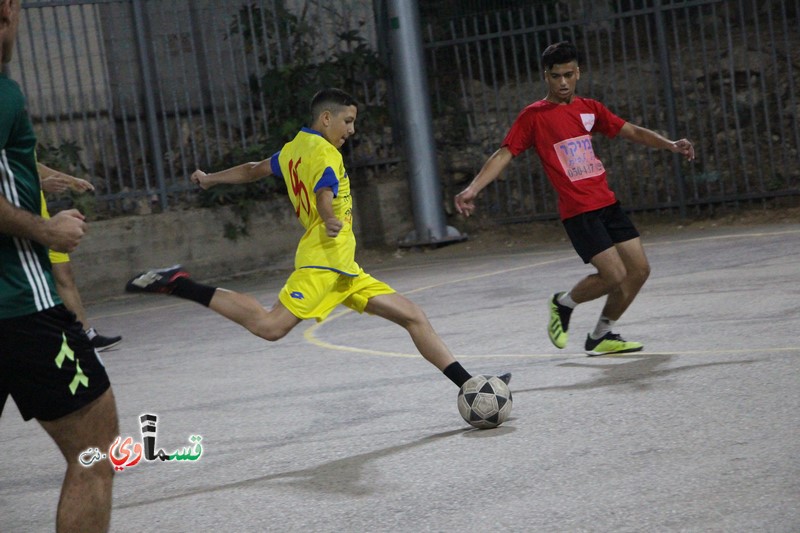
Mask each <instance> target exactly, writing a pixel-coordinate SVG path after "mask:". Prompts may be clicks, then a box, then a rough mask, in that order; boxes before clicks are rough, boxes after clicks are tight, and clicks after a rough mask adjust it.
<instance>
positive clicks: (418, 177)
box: [387, 0, 466, 246]
mask: <svg viewBox="0 0 800 533" xmlns="http://www.w3.org/2000/svg"><path fill="white" fill-rule="evenodd" d="M387 12H388V17H389V37H390V39H389V40H390V44H391V56H392V58H391V59H392V61H391V63H392V71H393V73H394V86H395V89H396V91H395V94H397V96H398V97H399V100H400V115H401V118H402V122H403V126H404V128H403V129H404V135H403V138H404V143H403V144H404V146H405V150H406V160H407V161H408V166H409V174H410V176H409V177H410V188H411V203H412V210H413V211H414V228H415V229H414V231H413V232H411V233H410V234H409V235H408V236H407V237H406V238H405V239H403V240H401V241H400V245H401V246H421V245H431V244H441V243H446V242H455V241H463V240H464V239H466V236H464V235H462V234H461V233H459V232H458V230H456V229H455V228H452V227H450V226H447V224H446V220H445V215H444V207H443V205H442V187H441V182H440V180H439V174H438V171H437V164H436V145H435V142H434V139H433V126H432V121H431V105H430V98H429V95H428V92H427V88H428V80H427V76H426V73H425V58H424V56H423V53H422V35H421V32H420V22H419V10H418V8H417V1H416V0H388V10H387Z"/></svg>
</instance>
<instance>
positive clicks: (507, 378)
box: [497, 372, 511, 385]
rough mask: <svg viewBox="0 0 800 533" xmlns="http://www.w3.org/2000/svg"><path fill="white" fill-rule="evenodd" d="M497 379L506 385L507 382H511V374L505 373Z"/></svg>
mask: <svg viewBox="0 0 800 533" xmlns="http://www.w3.org/2000/svg"><path fill="white" fill-rule="evenodd" d="M497 377H498V378H500V381H502V382H503V383H505V384H506V385H508V382H509V381H511V372H506V373H505V374H503V375H502V376H497Z"/></svg>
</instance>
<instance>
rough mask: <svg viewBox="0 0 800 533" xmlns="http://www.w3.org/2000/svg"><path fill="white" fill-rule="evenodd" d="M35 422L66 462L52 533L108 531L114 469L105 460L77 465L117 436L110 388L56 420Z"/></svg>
mask: <svg viewBox="0 0 800 533" xmlns="http://www.w3.org/2000/svg"><path fill="white" fill-rule="evenodd" d="M39 423H40V424H41V425H42V427H43V428H44V429H45V431H47V433H48V434H49V435H50V437H52V438H53V440H54V441H55V442H56V444H57V445H58V448H59V449H60V450H61V453H62V454H63V455H64V458H65V459H66V460H67V471H66V474H65V475H64V482H63V484H62V486H61V497H60V498H59V501H58V512H57V514H56V531H58V532H59V533H66V532H76V533H77V532H95V531H108V526H109V523H110V520H111V490H112V484H113V480H114V469H113V467H112V466H111V463H110V462H109V461H99V462H98V463H96V464H93V465H92V466H90V467H84V466H83V465H81V464H80V463H79V462H78V457H79V455H80V454H81V453H82V452H84V451H86V450H87V449H89V448H99V449H100V450H108V448H109V447H110V446H111V444H112V443H113V442H114V439H115V438H117V436H118V435H119V425H118V422H117V408H116V404H115V402H114V394H113V392H112V391H111V389H108V390H107V391H106V392H104V393H103V394H102V395H101V396H100V397H99V398H98V399H97V400H95V401H94V402H92V403H90V404H89V405H87V406H85V407H83V408H81V409H79V410H78V411H75V412H74V413H70V414H68V415H66V416H63V417H61V418H59V419H57V420H49V421H42V420H40V421H39Z"/></svg>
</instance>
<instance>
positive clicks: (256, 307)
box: [208, 289, 301, 341]
mask: <svg viewBox="0 0 800 533" xmlns="http://www.w3.org/2000/svg"><path fill="white" fill-rule="evenodd" d="M208 308H209V309H211V310H212V311H215V312H217V313H218V314H220V315H222V316H224V317H225V318H227V319H228V320H232V321H233V322H236V323H237V324H239V325H240V326H242V327H244V328H246V329H247V330H248V331H249V332H250V333H252V334H253V335H256V336H258V337H261V338H262V339H266V340H268V341H276V340H278V339H281V338H283V337H284V336H286V334H287V333H289V332H290V331H291V330H292V329H293V328H294V327H295V326H296V325H297V324H299V323H300V322H301V320H300V319H299V318H297V317H296V316H294V315H293V314H292V313H291V312H290V311H289V310H288V309H286V307H284V305H283V304H282V303H281V302H280V301H277V302H275V305H274V306H272V309H270V310H267V309H265V308H264V306H262V305H261V303H260V302H259V301H258V300H256V299H255V298H253V297H252V296H250V295H249V294H242V293H240V292H234V291H229V290H227V289H217V290H216V291H214V296H213V297H212V298H211V302H210V303H209V304H208Z"/></svg>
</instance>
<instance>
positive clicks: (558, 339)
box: [547, 292, 572, 349]
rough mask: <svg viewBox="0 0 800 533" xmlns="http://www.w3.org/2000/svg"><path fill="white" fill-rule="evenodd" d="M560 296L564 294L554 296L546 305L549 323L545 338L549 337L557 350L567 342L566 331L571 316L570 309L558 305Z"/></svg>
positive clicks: (567, 335)
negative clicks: (548, 311)
mask: <svg viewBox="0 0 800 533" xmlns="http://www.w3.org/2000/svg"><path fill="white" fill-rule="evenodd" d="M562 294H564V293H563V292H559V293H556V294H554V295H553V297H552V298H551V299H550V302H549V303H548V307H549V308H550V323H549V324H547V336H548V337H550V342H552V343H553V345H554V346H555V347H556V348H559V349H562V348H564V346H566V345H567V341H568V340H569V334H568V333H567V330H568V329H569V317H570V316H571V315H572V309H570V308H569V307H567V306H566V305H561V304H560V303H558V297H559V296H561V295H562Z"/></svg>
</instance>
